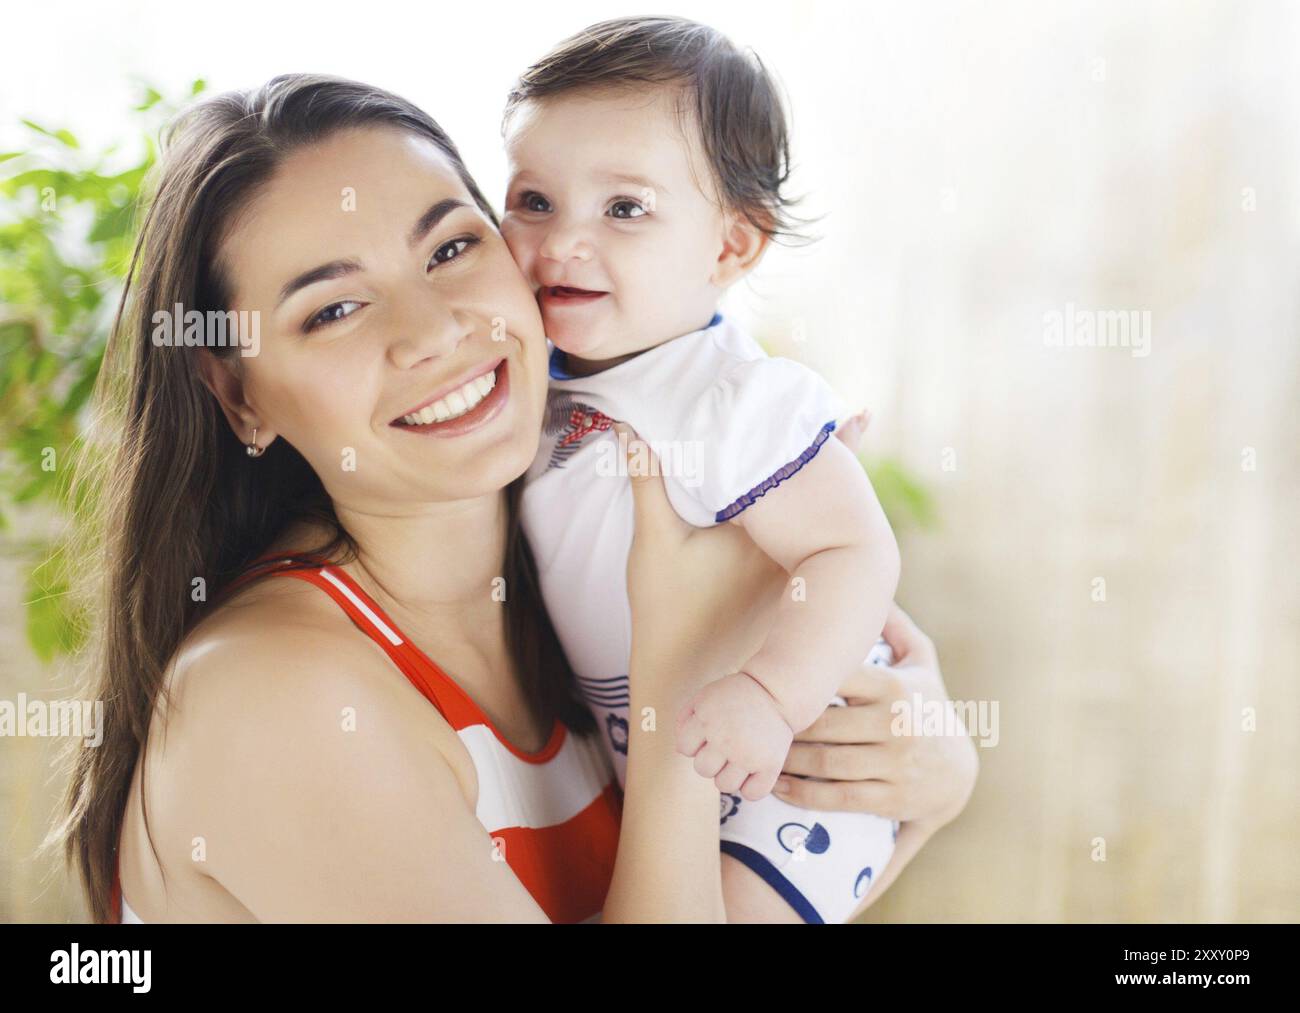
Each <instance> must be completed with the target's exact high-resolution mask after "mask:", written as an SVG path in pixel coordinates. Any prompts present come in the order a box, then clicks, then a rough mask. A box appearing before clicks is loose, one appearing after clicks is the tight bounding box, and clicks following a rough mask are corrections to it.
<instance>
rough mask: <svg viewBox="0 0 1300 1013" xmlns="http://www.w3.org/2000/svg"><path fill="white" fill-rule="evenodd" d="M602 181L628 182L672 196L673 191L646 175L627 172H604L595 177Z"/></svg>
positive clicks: (631, 184) (630, 184)
mask: <svg viewBox="0 0 1300 1013" xmlns="http://www.w3.org/2000/svg"><path fill="white" fill-rule="evenodd" d="M595 178H596V179H598V180H600V181H601V182H602V183H626V184H628V185H629V186H638V187H642V188H644V189H647V190H653V191H654V192H655V193H657V194H660V193H662V194H667V195H668V196H672V191H671V190H669V189H668V187H666V186H664V185H663V184H662V183H656V182H655V181H654V180H652V179H647V178H646V177H645V176H637V175H634V174H632V173H627V172H602V173H599V174H597V176H596V177H595Z"/></svg>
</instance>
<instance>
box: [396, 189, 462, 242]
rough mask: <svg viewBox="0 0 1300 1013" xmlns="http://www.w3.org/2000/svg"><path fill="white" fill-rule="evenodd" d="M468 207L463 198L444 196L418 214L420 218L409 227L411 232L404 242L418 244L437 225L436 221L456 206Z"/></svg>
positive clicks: (440, 219)
mask: <svg viewBox="0 0 1300 1013" xmlns="http://www.w3.org/2000/svg"><path fill="white" fill-rule="evenodd" d="M467 207H469V205H468V204H466V203H465V202H464V201H463V200H457V199H456V198H455V197H445V198H443V199H442V200H440V201H438V203H436V204H434V205H432V206H431V207H430V208H429V210H428V211H426V212H425V213H424V214H422V215H421V216H420V220H419V221H418V222H416V223H415V225H414V226H413V227H412V229H411V234H410V235H409V236H407V237H406V242H407V244H408V245H410V246H418V245H419V244H420V240H422V239H423V238H424V237H425V236H427V235H428V234H429V233H430V232H432V231H433V230H434V229H436V228H437V227H438V223H439V222H440V221H442V220H443V219H444V218H446V217H447V216H448V215H449V214H451V213H452V212H453V211H455V210H456V209H458V208H467Z"/></svg>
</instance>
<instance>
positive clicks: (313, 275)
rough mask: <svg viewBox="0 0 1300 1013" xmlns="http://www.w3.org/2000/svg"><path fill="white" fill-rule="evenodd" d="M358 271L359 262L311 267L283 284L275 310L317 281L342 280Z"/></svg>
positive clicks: (338, 261)
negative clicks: (290, 297)
mask: <svg viewBox="0 0 1300 1013" xmlns="http://www.w3.org/2000/svg"><path fill="white" fill-rule="evenodd" d="M360 270H361V262H360V261H357V260H331V261H330V262H329V263H328V264H321V265H320V267H313V268H312V269H311V270H310V271H303V273H302V274H300V275H298V276H297V277H296V278H293V279H291V280H290V281H287V282H285V284H284V288H282V289H280V301H279V302H277V303H276V304H275V308H276V309H279V308H280V306H281V304H283V303H284V301H285V300H286V299H288V298H289V296H291V295H293V294H294V293H295V292H297V291H298V290H299V289H302V288H306V287H307V286H308V285H315V284H316V283H317V282H318V281H331V280H333V279H334V278H342V277H343V276H344V275H347V274H355V273H356V272H357V271H360Z"/></svg>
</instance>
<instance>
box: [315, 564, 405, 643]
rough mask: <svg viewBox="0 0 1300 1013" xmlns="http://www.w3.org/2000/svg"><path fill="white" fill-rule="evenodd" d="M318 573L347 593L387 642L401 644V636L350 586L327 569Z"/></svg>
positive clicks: (349, 599) (349, 598)
mask: <svg viewBox="0 0 1300 1013" xmlns="http://www.w3.org/2000/svg"><path fill="white" fill-rule="evenodd" d="M320 575H321V576H322V577H324V578H325V579H326V580H328V581H329V582H330V583H331V584H333V585H334V586H335V587H337V588H338V589H339V590H340V591H342V592H343V593H344V594H345V595H347V596H348V601H350V602H352V604H353V605H355V606H356V607H357V608H358V609H360V610H361V614H362V615H364V616H365V617H366V618H367V619H369V620H370V621H371V622H372V623H374V624H375V626H376V627H377V628H378V629H379V632H380V633H382V634H383V635H384V636H385V637H387V638H388V642H389V643H390V644H392V645H393V646H394V647H399V646H401V643H402V638H401V637H399V636H398V635H397V634H396V633H394V632H393V631H392V630H391V629H389V627H388V624H387V623H386V622H384V621H383V620H382V619H380V618H379V616H377V615H375V612H374V609H372V608H371V607H370V606H369V605H367V604H366V603H365V602H363V601H362V600H361V599H360V598H358V597H357V596H356V595H355V594H353V593H352V589H351V588H350V587H348V586H347V585H346V584H344V583H343V582H342V581H341V580H339V579H338V578H337V577H336V576H334V574H332V573H330V572H329V571H328V570H321V571H320Z"/></svg>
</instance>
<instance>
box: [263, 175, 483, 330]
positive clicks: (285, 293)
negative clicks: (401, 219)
mask: <svg viewBox="0 0 1300 1013" xmlns="http://www.w3.org/2000/svg"><path fill="white" fill-rule="evenodd" d="M468 207H469V205H468V204H466V203H465V202H464V201H463V200H457V199H456V198H455V197H446V198H444V199H442V200H440V201H438V202H437V203H436V204H433V205H431V206H430V207H429V210H427V211H426V212H425V213H424V214H422V215H421V216H420V219H419V221H417V222H416V223H415V225H414V226H412V228H411V232H410V235H408V236H407V238H406V241H407V243H408V244H409V245H410V246H418V245H419V244H420V240H422V239H423V238H424V237H425V236H427V235H428V234H429V233H430V232H432V231H433V230H434V229H436V228H437V227H438V223H439V222H440V221H442V220H443V219H444V218H446V217H447V216H448V215H449V214H451V213H452V212H453V211H456V210H457V209H459V208H468ZM360 270H361V262H360V261H357V260H351V259H348V260H331V261H330V262H329V263H328V264H321V265H320V266H319V267H313V268H312V269H311V270H309V271H303V273H302V274H300V275H298V276H297V277H295V278H293V279H291V280H289V281H287V282H285V285H284V288H282V289H280V299H279V302H277V303H276V304H275V305H276V308H277V309H279V307H280V304H281V303H283V302H284V301H285V300H286V299H288V298H289V296H291V295H293V294H294V293H295V292H297V291H298V290H299V289H303V288H306V287H307V286H308V285H315V284H316V283H317V282H318V281H333V280H334V279H335V278H342V277H343V276H344V275H348V274H355V273H356V272H357V271H360Z"/></svg>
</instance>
